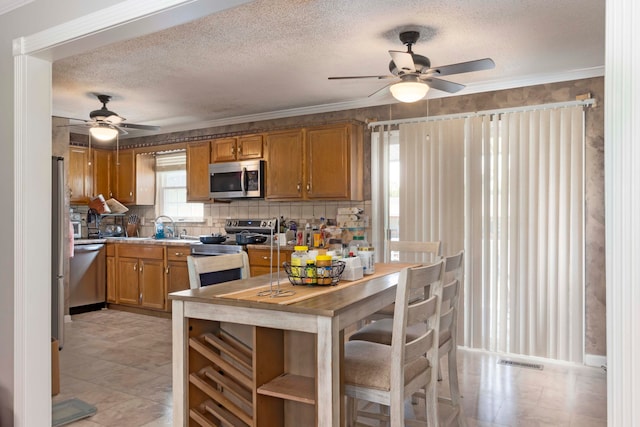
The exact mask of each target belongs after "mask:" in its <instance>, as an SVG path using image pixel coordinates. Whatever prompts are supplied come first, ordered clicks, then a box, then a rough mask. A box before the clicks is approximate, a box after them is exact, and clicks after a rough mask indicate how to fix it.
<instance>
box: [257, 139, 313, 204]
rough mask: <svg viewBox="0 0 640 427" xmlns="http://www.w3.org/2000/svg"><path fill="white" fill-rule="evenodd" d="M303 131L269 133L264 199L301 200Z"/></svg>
mask: <svg viewBox="0 0 640 427" xmlns="http://www.w3.org/2000/svg"><path fill="white" fill-rule="evenodd" d="M303 143H304V132H303V130H302V129H295V130H288V131H283V132H272V133H269V134H267V135H266V138H265V154H266V156H265V157H266V160H267V164H266V172H265V176H266V179H265V181H266V185H267V188H266V192H265V198H267V199H277V200H298V199H302V198H303V197H304V193H303V191H302V186H303V180H304V176H303V170H304V169H303V166H304V159H303V153H304V151H303V148H304V146H303Z"/></svg>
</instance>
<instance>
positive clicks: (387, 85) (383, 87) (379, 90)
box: [367, 82, 393, 98]
mask: <svg viewBox="0 0 640 427" xmlns="http://www.w3.org/2000/svg"><path fill="white" fill-rule="evenodd" d="M392 84H393V82H391V83H389V84H386V85H384V86H382V87H381V88H380V89H378V90H376V91H375V92H373V93H372V94H370V95H369V96H368V97H367V98H371V97H372V96H373V95H375V94H377V93H380V92H381V91H382V90H384V89H386V88H388V87H389V86H391V85H392Z"/></svg>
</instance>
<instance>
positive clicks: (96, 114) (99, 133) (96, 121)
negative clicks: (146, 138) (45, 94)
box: [71, 94, 160, 141]
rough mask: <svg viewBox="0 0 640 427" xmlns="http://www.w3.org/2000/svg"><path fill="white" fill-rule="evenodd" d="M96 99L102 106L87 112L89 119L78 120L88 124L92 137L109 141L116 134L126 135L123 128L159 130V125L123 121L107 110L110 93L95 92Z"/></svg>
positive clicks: (120, 117) (123, 119)
mask: <svg viewBox="0 0 640 427" xmlns="http://www.w3.org/2000/svg"><path fill="white" fill-rule="evenodd" d="M96 97H97V98H98V100H99V101H100V102H101V103H102V108H100V109H98V110H93V111H92V112H90V113H89V118H90V119H91V120H82V119H71V120H79V121H82V122H84V123H85V124H86V125H87V126H89V133H90V134H91V136H92V137H93V138H96V139H98V140H100V141H109V140H111V139H113V138H115V137H116V136H118V135H126V134H127V133H128V132H127V131H126V130H125V129H127V128H128V129H141V130H152V131H154V130H160V126H150V125H138V124H134V123H125V120H126V119H125V118H124V117H122V116H119V115H118V114H117V113H114V112H113V111H109V109H108V108H107V103H108V102H109V101H111V96H110V95H104V94H96Z"/></svg>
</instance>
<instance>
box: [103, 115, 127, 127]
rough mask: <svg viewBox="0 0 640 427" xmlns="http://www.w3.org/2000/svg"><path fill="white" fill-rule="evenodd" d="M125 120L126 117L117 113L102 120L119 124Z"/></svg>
mask: <svg viewBox="0 0 640 427" xmlns="http://www.w3.org/2000/svg"><path fill="white" fill-rule="evenodd" d="M124 120H127V119H125V118H124V117H120V116H119V115H117V114H112V115H110V116H108V117H105V118H104V119H102V121H104V122H107V123H109V124H112V125H118V124H120V123H122V122H123V121H124Z"/></svg>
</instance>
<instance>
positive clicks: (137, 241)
mask: <svg viewBox="0 0 640 427" xmlns="http://www.w3.org/2000/svg"><path fill="white" fill-rule="evenodd" d="M92 240H104V241H106V242H107V243H126V244H132V245H163V246H191V244H193V243H198V242H199V240H191V239H155V238H153V237H106V238H105V239H92Z"/></svg>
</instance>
